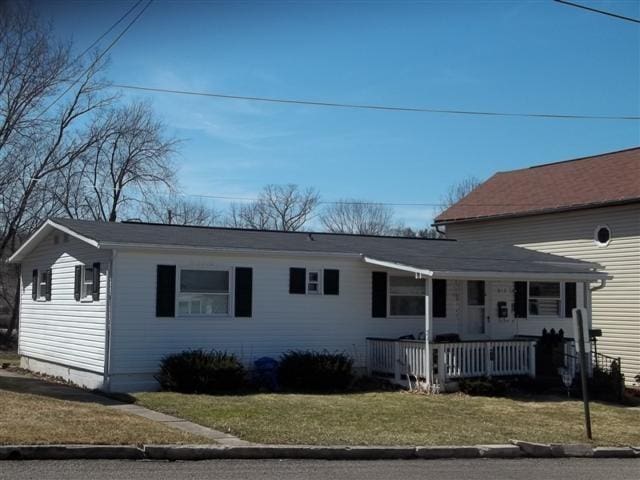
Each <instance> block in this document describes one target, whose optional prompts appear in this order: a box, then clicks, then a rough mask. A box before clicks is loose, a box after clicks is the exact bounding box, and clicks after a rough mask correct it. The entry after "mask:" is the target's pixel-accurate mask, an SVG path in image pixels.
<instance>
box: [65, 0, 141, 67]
mask: <svg viewBox="0 0 640 480" xmlns="http://www.w3.org/2000/svg"><path fill="white" fill-rule="evenodd" d="M141 3H142V0H138V1H137V2H136V3H134V4H133V6H132V7H131V8H130V9H129V10H127V11H126V12H125V13H124V14H123V15H122V16H121V17H120V18H119V19H118V20H117V21H116V22H115V23H114V24H113V25H111V26H110V27H109V28H108V29H107V30H105V32H104V33H103V34H102V35H100V36H99V37H98V38H96V39H95V40H94V42H93V43H92V44H91V45H89V46H88V47H87V48H85V49H84V50H83V51H82V52H81V53H80V54H79V55H78V56H77V57H76V60H75V61H76V62H77V61H78V60H80V59H81V58H82V57H84V55H85V54H86V53H87V52H88V51H89V50H91V49H92V48H93V47H95V46H96V45H97V44H98V43H100V40H102V39H103V38H104V37H106V36H107V35H109V34H110V33H111V31H112V30H113V29H114V28H116V27H117V26H118V25H120V23H121V22H122V21H123V20H124V19H125V18H127V17H128V16H129V14H130V13H131V12H133V11H134V10H135V9H136V8H138V5H140V4H141Z"/></svg>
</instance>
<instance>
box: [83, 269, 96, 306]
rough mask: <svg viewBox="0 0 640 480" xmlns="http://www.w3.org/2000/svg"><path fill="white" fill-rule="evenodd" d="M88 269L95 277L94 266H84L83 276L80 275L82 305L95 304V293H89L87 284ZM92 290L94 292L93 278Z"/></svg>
mask: <svg viewBox="0 0 640 480" xmlns="http://www.w3.org/2000/svg"><path fill="white" fill-rule="evenodd" d="M87 268H90V269H91V272H92V275H93V264H91V265H84V264H83V265H82V269H81V274H80V301H81V302H82V303H91V302H93V292H89V293H87V284H86V283H85V280H86V276H87ZM91 289H92V290H93V278H92V282H91Z"/></svg>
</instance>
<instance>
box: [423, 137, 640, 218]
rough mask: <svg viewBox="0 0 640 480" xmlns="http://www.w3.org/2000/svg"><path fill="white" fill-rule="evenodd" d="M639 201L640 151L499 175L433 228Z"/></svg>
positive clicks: (468, 196)
mask: <svg viewBox="0 0 640 480" xmlns="http://www.w3.org/2000/svg"><path fill="white" fill-rule="evenodd" d="M632 201H640V147H636V148H631V149H628V150H621V151H618V152H611V153H605V154H601V155H595V156H592V157H584V158H577V159H574V160H567V161H564V162H557V163H549V164H546V165H539V166H535V167H530V168H525V169H522V170H513V171H510V172H498V173H496V174H495V175H494V176H492V177H491V178H490V179H489V180H487V181H486V182H484V183H483V184H482V185H480V186H479V187H477V188H476V189H475V190H473V191H472V192H471V193H470V194H469V195H467V196H466V197H464V198H463V199H462V200H460V201H459V202H458V203H456V204H454V205H453V206H451V207H449V208H448V209H447V210H445V211H444V212H442V213H441V214H440V215H438V216H437V217H436V219H435V223H436V224H443V223H450V222H456V221H464V220H473V219H480V218H487V217H499V216H521V215H531V214H536V213H546V212H553V211H561V210H569V209H575V208H589V207H596V206H601V205H607V204H615V203H626V202H632Z"/></svg>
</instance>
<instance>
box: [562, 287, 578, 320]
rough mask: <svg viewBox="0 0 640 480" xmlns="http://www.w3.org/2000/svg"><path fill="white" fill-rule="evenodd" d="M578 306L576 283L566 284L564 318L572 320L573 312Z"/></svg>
mask: <svg viewBox="0 0 640 480" xmlns="http://www.w3.org/2000/svg"><path fill="white" fill-rule="evenodd" d="M577 304H578V302H577V291H576V282H566V283H565V284H564V316H565V317H567V318H571V317H572V310H573V309H574V308H576V306H577Z"/></svg>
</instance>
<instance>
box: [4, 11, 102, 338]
mask: <svg viewBox="0 0 640 480" xmlns="http://www.w3.org/2000/svg"><path fill="white" fill-rule="evenodd" d="M103 66H104V63H103V61H102V60H100V59H99V57H94V58H93V59H90V63H89V67H88V68H87V67H85V66H84V65H83V64H82V63H81V62H80V61H78V60H77V59H73V58H72V57H71V55H70V45H69V44H65V43H61V42H58V41H56V40H54V37H53V34H52V30H51V28H50V27H46V26H43V24H42V22H41V21H40V19H39V18H38V17H37V15H35V13H34V12H33V10H32V6H31V5H30V4H29V3H26V2H25V3H21V2H6V1H5V2H0V260H4V259H6V257H8V256H9V255H10V254H11V253H12V252H13V251H14V250H15V249H16V248H17V247H18V246H19V244H20V242H21V240H22V239H23V238H25V237H26V236H27V235H28V234H29V233H31V232H32V231H33V230H34V229H35V228H36V226H37V225H38V224H39V223H40V222H41V221H42V219H43V218H44V217H45V216H46V215H50V214H54V213H56V211H57V204H56V203H55V202H54V201H53V200H54V198H52V197H51V192H53V191H55V188H53V182H54V179H55V178H56V177H57V175H59V173H60V172H61V171H63V170H65V169H67V168H69V167H70V166H71V165H72V164H74V163H75V162H77V161H79V160H80V159H81V158H82V157H83V155H84V154H85V153H86V152H87V151H88V150H89V149H90V148H91V146H92V145H93V144H94V143H95V141H96V138H95V137H94V136H93V135H92V134H91V132H90V131H89V130H88V129H87V128H86V123H87V122H86V120H87V119H88V118H89V117H91V116H92V115H93V114H94V113H95V112H97V111H99V110H100V109H101V108H103V107H104V106H105V105H106V104H107V103H109V102H111V101H112V100H113V98H112V97H108V96H105V95H104V94H103V89H104V86H105V84H104V83H103V82H102V81H101V80H100V79H99V78H97V76H98V74H99V73H100V71H101V70H102V68H103ZM18 271H19V270H18V268H17V267H15V266H6V269H5V271H3V272H2V276H3V285H2V286H1V287H0V288H2V289H3V292H2V294H1V295H0V297H1V298H2V299H3V300H4V301H5V302H6V303H8V304H10V305H9V307H10V309H12V310H13V314H12V315H11V324H10V325H9V333H11V331H12V330H13V329H14V328H15V325H16V319H17V315H16V313H17V299H18V298H19V287H18V281H17V278H18Z"/></svg>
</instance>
